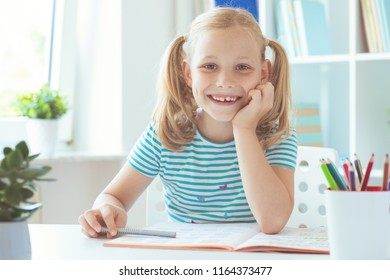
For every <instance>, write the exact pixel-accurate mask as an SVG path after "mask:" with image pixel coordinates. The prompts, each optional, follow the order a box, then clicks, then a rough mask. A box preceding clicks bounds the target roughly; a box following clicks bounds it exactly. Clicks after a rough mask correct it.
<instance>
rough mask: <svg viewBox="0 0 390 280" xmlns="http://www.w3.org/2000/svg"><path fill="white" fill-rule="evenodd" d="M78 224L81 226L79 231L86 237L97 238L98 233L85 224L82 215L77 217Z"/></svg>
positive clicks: (85, 221)
mask: <svg viewBox="0 0 390 280" xmlns="http://www.w3.org/2000/svg"><path fill="white" fill-rule="evenodd" d="M79 223H80V225H81V231H82V232H83V233H84V234H85V235H86V236H89V237H97V236H98V233H97V232H96V230H95V229H94V228H92V227H91V226H90V225H89V223H88V222H87V220H86V219H85V217H84V215H81V216H80V217H79Z"/></svg>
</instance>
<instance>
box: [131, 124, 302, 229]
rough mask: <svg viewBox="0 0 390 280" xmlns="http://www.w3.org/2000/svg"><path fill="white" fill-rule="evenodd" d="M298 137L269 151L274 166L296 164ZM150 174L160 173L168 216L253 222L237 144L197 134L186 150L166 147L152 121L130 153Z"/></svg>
mask: <svg viewBox="0 0 390 280" xmlns="http://www.w3.org/2000/svg"><path fill="white" fill-rule="evenodd" d="M296 153H297V144H296V136H295V134H293V135H292V136H290V137H289V138H287V139H285V140H283V141H281V142H280V143H278V144H276V145H274V146H273V147H271V148H270V149H268V150H267V151H266V153H265V155H266V157H267V159H268V161H269V163H270V165H274V166H286V167H290V168H295V161H296ZM128 160H129V163H130V164H131V165H132V166H133V167H134V168H135V169H137V170H138V171H139V172H141V173H142V174H144V175H146V176H150V177H154V176H156V175H160V178H161V180H162V183H163V185H164V198H165V203H166V205H167V210H168V214H169V215H170V217H171V218H172V219H173V220H177V221H182V222H194V223H202V222H254V221H255V219H254V217H253V215H252V213H251V211H250V209H249V206H248V203H247V200H246V198H245V194H244V189H243V186H242V181H241V176H240V171H239V166H238V159H237V153H236V147H235V142H234V141H230V142H226V143H213V142H210V141H208V140H207V139H205V138H204V137H203V136H202V135H201V134H200V133H199V132H197V133H196V135H195V138H194V140H193V141H192V142H191V143H188V144H186V145H185V146H184V150H183V151H180V152H174V151H171V150H168V149H166V148H164V147H163V146H162V145H161V143H160V141H159V140H158V138H157V135H156V132H155V129H154V127H153V125H152V123H150V124H149V126H148V127H147V129H146V130H145V132H144V134H143V135H142V136H141V138H140V139H139V140H138V142H137V143H136V145H135V146H134V148H133V149H132V151H131V153H130V155H129V158H128Z"/></svg>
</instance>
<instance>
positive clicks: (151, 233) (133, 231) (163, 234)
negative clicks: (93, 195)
mask: <svg viewBox="0 0 390 280" xmlns="http://www.w3.org/2000/svg"><path fill="white" fill-rule="evenodd" d="M108 232H109V230H108V228H106V227H103V228H102V230H101V231H100V233H101V234H105V233H108ZM118 233H120V234H135V235H147V236H159V237H170V238H175V237H176V232H173V231H161V230H148V229H137V228H129V227H124V228H118Z"/></svg>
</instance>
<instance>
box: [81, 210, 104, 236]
mask: <svg viewBox="0 0 390 280" xmlns="http://www.w3.org/2000/svg"><path fill="white" fill-rule="evenodd" d="M83 216H84V218H85V221H86V222H87V224H88V225H89V226H90V227H91V228H93V230H95V231H96V232H100V231H101V230H102V225H101V224H100V223H99V218H100V217H101V213H100V211H99V210H87V211H86V212H85V213H84V215H83Z"/></svg>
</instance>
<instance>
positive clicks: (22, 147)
mask: <svg viewBox="0 0 390 280" xmlns="http://www.w3.org/2000/svg"><path fill="white" fill-rule="evenodd" d="M15 149H18V150H19V151H20V152H21V153H22V156H23V158H24V159H25V158H27V157H28V154H29V152H30V151H29V150H28V147H27V144H26V142H25V141H20V142H19V143H18V144H17V145H16V147H15Z"/></svg>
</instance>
